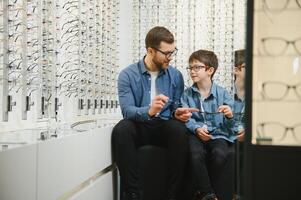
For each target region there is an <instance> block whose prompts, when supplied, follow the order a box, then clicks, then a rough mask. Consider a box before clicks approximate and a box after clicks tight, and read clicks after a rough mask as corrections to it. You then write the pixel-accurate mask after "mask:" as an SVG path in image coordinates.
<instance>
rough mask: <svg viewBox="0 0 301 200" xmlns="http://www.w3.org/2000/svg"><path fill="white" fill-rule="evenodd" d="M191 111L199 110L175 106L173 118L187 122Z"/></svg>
mask: <svg viewBox="0 0 301 200" xmlns="http://www.w3.org/2000/svg"><path fill="white" fill-rule="evenodd" d="M192 112H199V109H197V108H177V110H176V111H175V118H176V119H178V120H180V121H182V122H187V121H188V119H189V118H190V117H191V115H192V114H191V113H192Z"/></svg>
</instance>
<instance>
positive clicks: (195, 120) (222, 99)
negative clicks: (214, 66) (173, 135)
mask: <svg viewBox="0 0 301 200" xmlns="http://www.w3.org/2000/svg"><path fill="white" fill-rule="evenodd" d="M181 103H182V105H183V107H190V108H198V109H199V110H200V112H193V113H192V116H191V118H190V119H189V120H188V122H186V126H187V128H188V129H189V130H190V132H191V133H193V134H196V129H197V128H201V127H204V126H207V129H208V131H209V133H210V134H211V135H212V139H217V138H223V139H225V140H228V141H230V142H234V140H235V139H236V136H235V134H234V126H235V121H234V119H233V118H232V119H228V118H226V117H225V116H224V114H223V113H218V111H217V110H218V107H219V106H221V105H229V106H230V107H231V109H232V112H233V103H234V102H233V98H231V96H230V94H229V93H228V92H227V90H226V89H224V88H222V87H220V86H218V85H217V84H215V83H212V86H211V91H210V94H209V96H208V97H207V98H205V99H204V101H203V103H202V104H203V106H201V94H200V92H199V90H198V88H197V85H196V84H193V85H192V86H191V87H190V88H188V89H186V90H185V91H184V93H183V95H182V98H181Z"/></svg>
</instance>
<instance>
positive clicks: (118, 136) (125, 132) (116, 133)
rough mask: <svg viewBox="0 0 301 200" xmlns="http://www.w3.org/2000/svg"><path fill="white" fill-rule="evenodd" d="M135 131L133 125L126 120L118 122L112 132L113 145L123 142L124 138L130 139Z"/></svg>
mask: <svg viewBox="0 0 301 200" xmlns="http://www.w3.org/2000/svg"><path fill="white" fill-rule="evenodd" d="M134 130H135V123H134V122H133V121H131V120H128V119H123V120H121V121H119V122H118V123H117V124H116V125H115V127H114V128H113V131H112V138H113V142H114V143H116V142H117V143H119V142H122V141H124V140H125V139H126V138H128V137H131V136H132V134H133V132H135V131H134Z"/></svg>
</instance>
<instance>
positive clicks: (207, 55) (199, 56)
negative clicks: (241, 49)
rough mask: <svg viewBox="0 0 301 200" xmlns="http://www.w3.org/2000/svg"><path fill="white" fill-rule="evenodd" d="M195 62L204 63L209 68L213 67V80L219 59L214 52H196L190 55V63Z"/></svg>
mask: <svg viewBox="0 0 301 200" xmlns="http://www.w3.org/2000/svg"><path fill="white" fill-rule="evenodd" d="M194 60H198V61H200V62H201V63H204V64H205V65H206V66H208V67H213V68H214V72H213V74H212V76H211V78H212V77H213V75H214V74H215V72H216V70H217V68H218V59H217V56H216V54H215V53H214V52H213V51H209V50H203V49H200V50H198V51H195V52H193V53H192V54H191V55H190V57H189V63H191V62H193V61H194Z"/></svg>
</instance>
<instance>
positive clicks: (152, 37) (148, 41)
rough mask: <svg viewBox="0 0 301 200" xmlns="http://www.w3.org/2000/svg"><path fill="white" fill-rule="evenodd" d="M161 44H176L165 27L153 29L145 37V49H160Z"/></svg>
mask: <svg viewBox="0 0 301 200" xmlns="http://www.w3.org/2000/svg"><path fill="white" fill-rule="evenodd" d="M161 42H166V43H168V44H172V43H174V36H173V34H172V33H171V32H170V31H169V30H168V29H167V28H165V27H162V26H155V27H154V28H152V29H151V30H150V31H149V32H148V33H147V35H146V37H145V47H146V49H147V48H148V47H155V48H159V47H160V43H161Z"/></svg>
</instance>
